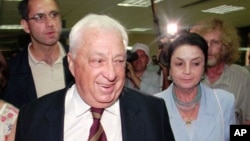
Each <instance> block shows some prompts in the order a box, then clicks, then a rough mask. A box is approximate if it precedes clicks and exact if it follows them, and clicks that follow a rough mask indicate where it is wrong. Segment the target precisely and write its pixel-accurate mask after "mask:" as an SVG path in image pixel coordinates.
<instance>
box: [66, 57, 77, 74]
mask: <svg viewBox="0 0 250 141" xmlns="http://www.w3.org/2000/svg"><path fill="white" fill-rule="evenodd" d="M67 59H68V64H69V66H68V67H69V70H70V72H71V74H72V75H73V76H74V77H75V66H74V58H73V54H72V53H71V52H68V54H67Z"/></svg>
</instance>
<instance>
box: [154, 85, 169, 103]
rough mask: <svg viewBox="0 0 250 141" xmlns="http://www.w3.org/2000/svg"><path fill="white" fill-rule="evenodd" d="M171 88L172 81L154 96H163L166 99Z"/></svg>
mask: <svg viewBox="0 0 250 141" xmlns="http://www.w3.org/2000/svg"><path fill="white" fill-rule="evenodd" d="M172 89H173V83H172V84H171V85H169V87H168V88H167V89H165V90H163V91H161V92H159V93H156V94H154V96H156V97H160V98H163V99H164V100H166V99H167V97H169V96H170V95H171V94H172Z"/></svg>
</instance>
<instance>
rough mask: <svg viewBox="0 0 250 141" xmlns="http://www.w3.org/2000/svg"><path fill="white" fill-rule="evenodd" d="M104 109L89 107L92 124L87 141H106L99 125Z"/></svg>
mask: <svg viewBox="0 0 250 141" xmlns="http://www.w3.org/2000/svg"><path fill="white" fill-rule="evenodd" d="M103 110H104V109H100V108H94V107H91V112H92V116H93V124H92V126H91V128H90V133H89V139H88V141H107V137H106V135H105V132H104V130H103V128H102V125H101V122H100V120H101V117H102V113H103Z"/></svg>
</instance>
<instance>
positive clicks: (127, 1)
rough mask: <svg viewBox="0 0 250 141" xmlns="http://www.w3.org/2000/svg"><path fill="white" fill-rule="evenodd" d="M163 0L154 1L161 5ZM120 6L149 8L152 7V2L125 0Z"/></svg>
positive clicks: (148, 0) (147, 0)
mask: <svg viewBox="0 0 250 141" xmlns="http://www.w3.org/2000/svg"><path fill="white" fill-rule="evenodd" d="M161 1H163V0H154V3H159V2H161ZM117 5H118V6H126V7H149V6H150V5H151V1H150V0H124V1H123V2H121V3H118V4H117Z"/></svg>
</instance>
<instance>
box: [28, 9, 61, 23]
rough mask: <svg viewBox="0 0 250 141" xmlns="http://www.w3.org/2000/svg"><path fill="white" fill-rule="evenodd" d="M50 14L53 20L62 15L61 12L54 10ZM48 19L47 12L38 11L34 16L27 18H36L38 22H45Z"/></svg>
mask: <svg viewBox="0 0 250 141" xmlns="http://www.w3.org/2000/svg"><path fill="white" fill-rule="evenodd" d="M48 15H49V17H50V18H51V19H53V20H56V19H58V18H59V17H60V13H59V12H57V11H52V12H50V13H49V14H48ZM46 19H47V15H46V14H45V13H38V14H36V15H34V16H33V17H31V18H28V19H26V20H34V21H36V22H38V23H43V22H45V20H46Z"/></svg>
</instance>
